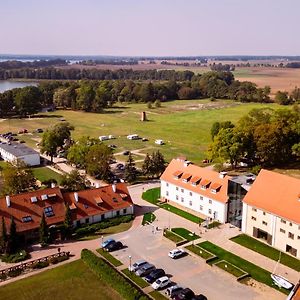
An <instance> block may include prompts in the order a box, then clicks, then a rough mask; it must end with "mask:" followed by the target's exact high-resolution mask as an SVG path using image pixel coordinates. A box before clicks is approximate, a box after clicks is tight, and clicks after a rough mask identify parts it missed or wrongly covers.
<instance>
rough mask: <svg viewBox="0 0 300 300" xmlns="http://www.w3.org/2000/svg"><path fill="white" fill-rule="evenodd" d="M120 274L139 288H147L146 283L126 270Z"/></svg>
mask: <svg viewBox="0 0 300 300" xmlns="http://www.w3.org/2000/svg"><path fill="white" fill-rule="evenodd" d="M122 272H123V273H124V274H125V275H126V276H127V277H129V278H130V279H131V280H132V281H134V282H135V283H136V284H137V285H138V286H139V287H141V288H142V289H143V288H145V287H146V286H149V284H148V283H147V281H145V280H144V279H143V278H141V277H139V276H137V275H135V273H134V272H130V271H129V270H128V269H124V270H122Z"/></svg>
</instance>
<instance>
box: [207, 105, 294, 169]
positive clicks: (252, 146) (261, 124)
mask: <svg viewBox="0 0 300 300" xmlns="http://www.w3.org/2000/svg"><path fill="white" fill-rule="evenodd" d="M211 135H212V138H213V142H212V144H211V145H210V149H209V154H210V158H212V159H213V160H214V161H219V162H226V161H229V162H230V164H231V165H232V166H233V167H236V166H237V164H238V163H239V162H241V160H243V159H246V161H247V163H248V164H252V165H261V166H280V165H282V164H286V163H288V162H292V161H293V160H294V159H295V158H296V157H299V156H300V110H299V107H298V106H294V107H293V109H291V110H290V109H280V110H272V109H255V110H252V111H251V112H249V114H248V115H246V116H245V117H242V118H241V119H240V120H239V122H238V123H237V125H233V124H232V123H231V122H223V123H215V124H213V126H212V129H211Z"/></svg>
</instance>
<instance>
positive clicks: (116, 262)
mask: <svg viewBox="0 0 300 300" xmlns="http://www.w3.org/2000/svg"><path fill="white" fill-rule="evenodd" d="M97 252H98V253H99V254H101V255H102V256H103V257H104V258H105V259H106V260H108V261H109V262H110V263H111V264H112V265H114V266H115V267H119V266H122V265H123V264H122V263H121V262H120V261H119V260H118V259H116V258H115V257H114V256H113V255H111V254H110V253H109V252H107V251H105V250H103V249H102V248H100V249H97Z"/></svg>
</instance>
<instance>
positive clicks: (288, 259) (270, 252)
mask: <svg viewBox="0 0 300 300" xmlns="http://www.w3.org/2000/svg"><path fill="white" fill-rule="evenodd" d="M231 240H232V241H233V242H235V243H238V244H240V245H241V246H244V247H246V248H248V249H251V250H253V251H255V252H258V253H260V254H262V255H264V256H266V257H268V258H270V259H273V260H275V261H278V259H279V258H280V263H281V264H283V265H285V266H287V267H289V268H291V269H294V270H296V271H298V272H300V260H299V259H297V258H295V257H292V256H291V255H288V254H286V253H282V252H281V254H280V251H279V250H277V249H275V248H273V247H271V246H269V245H267V244H265V243H263V242H260V241H258V240H256V239H254V238H252V237H250V236H248V235H246V234H240V235H238V236H235V237H233V238H231Z"/></svg>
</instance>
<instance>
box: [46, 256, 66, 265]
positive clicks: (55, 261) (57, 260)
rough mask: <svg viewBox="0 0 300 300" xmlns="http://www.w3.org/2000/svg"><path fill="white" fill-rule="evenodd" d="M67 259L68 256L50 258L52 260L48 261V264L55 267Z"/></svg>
mask: <svg viewBox="0 0 300 300" xmlns="http://www.w3.org/2000/svg"><path fill="white" fill-rule="evenodd" d="M67 259H69V256H67V255H64V256H58V257H52V258H51V259H50V263H51V264H53V265H55V264H58V263H60V262H62V261H65V260H67Z"/></svg>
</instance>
